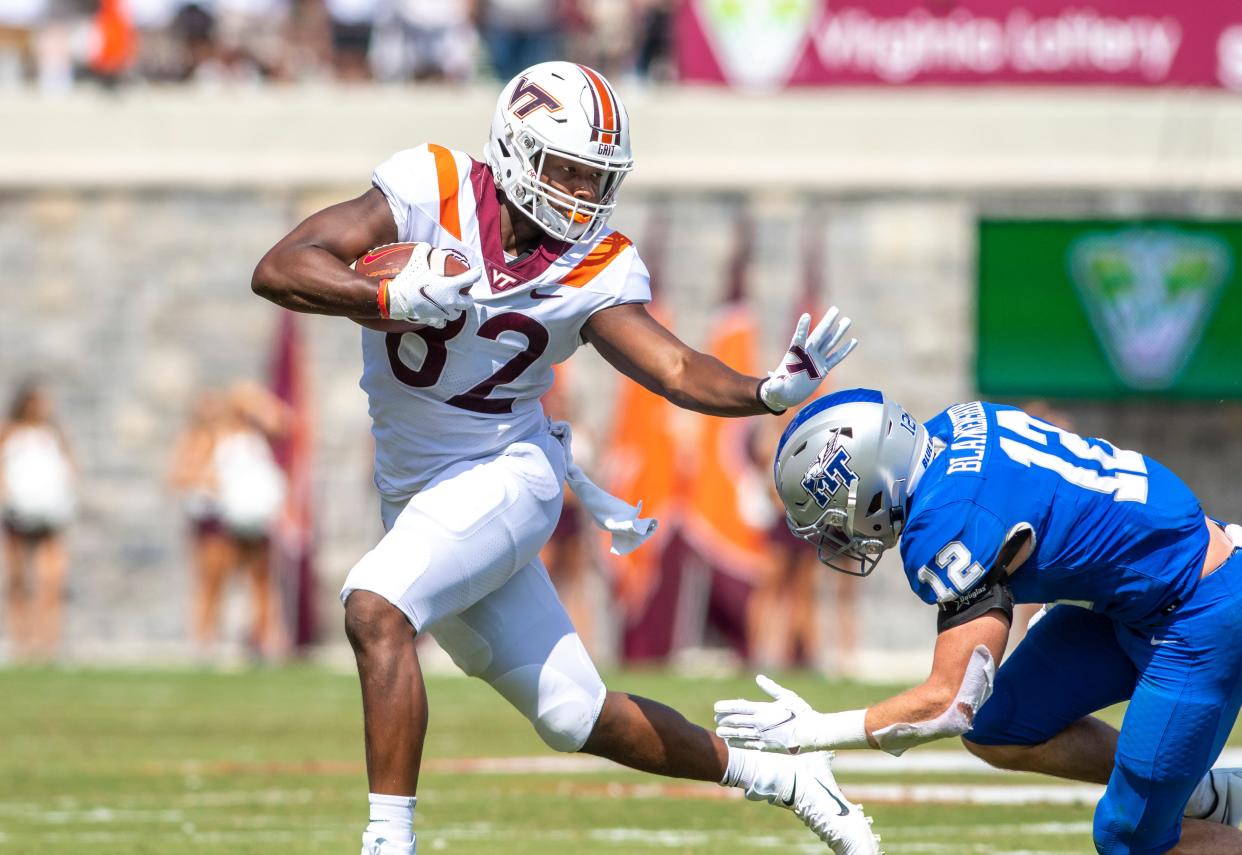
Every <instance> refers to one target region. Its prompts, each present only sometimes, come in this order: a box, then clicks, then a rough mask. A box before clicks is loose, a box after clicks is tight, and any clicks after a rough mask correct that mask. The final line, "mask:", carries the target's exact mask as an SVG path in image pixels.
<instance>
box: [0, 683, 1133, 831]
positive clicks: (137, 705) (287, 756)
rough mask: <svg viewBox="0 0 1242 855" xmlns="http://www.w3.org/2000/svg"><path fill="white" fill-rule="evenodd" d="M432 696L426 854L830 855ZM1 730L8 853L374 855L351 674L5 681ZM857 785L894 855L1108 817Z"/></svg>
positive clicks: (451, 694) (446, 689)
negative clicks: (540, 762)
mask: <svg viewBox="0 0 1242 855" xmlns="http://www.w3.org/2000/svg"><path fill="white" fill-rule="evenodd" d="M609 683H610V685H611V686H612V687H613V688H617V689H624V690H626V691H631V692H636V693H639V694H645V695H649V696H651V697H655V698H658V699H660V700H663V701H665V702H668V703H671V704H672V705H674V706H676V707H678V708H679V709H681V710H682V711H683V712H685V713H686V714H687V715H688V716H690V717H691V718H693V719H695V720H696V721H698V722H700V723H704V724H706V723H709V722H710V716H711V704H712V702H713V701H714V700H715V699H717V698H720V697H726V696H737V695H740V694H751V695H753V694H754V689H753V684H751V683H750V682H749V679H748V678H743V677H738V678H736V679H715V678H692V679H690V678H684V677H679V676H676V675H672V674H669V673H664V672H638V673H633V672H631V673H625V674H616V675H613V676H612V677H611V679H610V680H609ZM788 685H790V686H791V687H792V688H795V689H798V690H799V691H804V692H806V694H807V696H808V697H809V698H812V699H816V700H819V701H820V702H821V703H822V705H823V706H824V707H828V706H834V707H837V708H845V707H851V706H858V705H863V704H866V703H868V702H869V701H872V700H875V699H878V698H880V697H883V696H884V695H885V694H887V693H888V689H886V688H885V687H877V686H865V687H864V686H859V685H855V684H851V683H845V682H834V683H830V684H825V683H824V682H823V681H822V680H820V679H818V678H816V677H813V676H810V675H791V676H789V677H788ZM890 688H891V687H890ZM429 693H430V696H431V708H432V714H431V730H430V734H429V736H428V746H427V756H426V761H427V765H426V768H425V770H424V773H423V777H422V782H421V785H420V792H419V805H418V814H417V821H416V829H417V830H418V835H419V850H420V852H422V853H433V852H437V853H438V852H446V853H462V855H466V854H467V853H497V852H504V853H515V855H521V853H532V855H533V853H539V855H549V854H550V853H573V855H581V853H584V852H616V853H621V852H636V853H642V852H662V853H703V854H704V855H706V853H713V855H716V853H719V852H721V851H727V852H729V853H731V855H732V853H751V852H754V853H771V852H778V851H785V852H824V851H826V850H825V849H823V848H822V847H821V846H820V845H819V844H817V843H816V841H815V840H814V838H813V837H812V836H811V835H810V832H808V831H806V830H805V829H803V828H802V826H801V825H800V824H799V823H798V822H797V820H796V819H795V818H794V817H793V816H792V815H790V814H788V813H786V812H785V811H781V810H777V809H773V808H771V807H768V806H767V805H757V804H751V803H748V802H745V801H743V800H740V799H738V798H734V797H732V796H733V795H734V794H733V793H731V792H726V791H724V790H722V789H721V788H719V787H715V786H712V785H699V784H690V785H686V784H682V783H680V782H675V781H668V780H665V779H658V778H653V777H650V776H644V775H640V774H637V773H631V772H628V771H626V770H622V769H619V768H608V767H605V766H602V765H601V764H600V763H599V762H597V761H592V760H590V759H585V758H576V757H569V758H564V757H559V756H558V755H555V754H553V753H552V752H550V751H548V750H546V749H545V748H544V746H543V745H542V743H541V742H539V740H538V739H537V738H536V737H535V736H534V735H533V733H532V732H531V730H530V728H529V726H528V725H527V724H526V722H525V721H524V720H523V719H522V718H521V717H519V716H518V715H517V713H515V712H514V711H513V710H512V709H510V708H509V707H508V706H507V705H506V704H505V703H503V702H502V701H501V700H500V699H499V698H498V697H496V696H494V695H493V693H492V691H491V689H490V688H489V687H487V686H486V685H483V684H480V683H478V682H475V681H472V680H465V679H460V678H452V677H438V678H432V679H431V680H430V681H429ZM1112 717H1113V718H1116V712H1114V714H1113V716H1112ZM0 733H3V735H4V736H3V739H4V746H5V748H4V751H3V752H2V753H0V852H20V853H38V855H45V853H62V852H63V853H79V852H90V853H92V855H113V853H116V855H121V853H125V855H134V854H135V853H174V852H183V851H192V852H195V853H226V852H227V853H256V855H257V853H263V855H269V853H275V852H282V853H283V852H289V853H351V855H352V853H355V852H357V851H358V842H357V841H358V840H359V835H360V832H361V830H362V828H363V826H364V825H365V818H366V780H365V777H364V773H363V764H362V739H361V714H360V703H359V700H358V690H357V687H356V682H355V679H354V678H353V677H352V676H351V675H349V674H343V673H335V672H331V671H328V670H325V669H321V668H315V667H294V668H287V669H272V670H252V671H246V672H242V673H235V674H226V673H212V672H206V671H154V672H138V671H115V670H106V671H105V670H80V671H79V670H61V669H16V670H8V671H0ZM942 747H943V749H944V750H947V751H954V750H958V749H957V746H956V744H949V743H944V744H943V746H942ZM927 750H929V749H923V751H927ZM915 753H917V752H912V753H911V755H907V756H913V754H915ZM877 756H879V755H877ZM948 756H949V757H950V758H952V756H953V755H948ZM527 757H539V758H551V759H552V760H553V761H554V762H553V763H552V765H551V766H550V768H546V769H542V770H541V769H532V768H526V767H528V766H529V765H530V764H524V763H520V762H519V763H518V764H517V767H516V768H514V767H512V766H510V767H506V766H505V765H504V764H501V763H491V764H484V766H485V768H482V769H472V768H471V766H472V765H475V764H471V763H469V762H467V761H469V760H471V759H477V758H527ZM880 759H883V758H880ZM838 774H839V778H840V780H841V782H842V785H843V787H844V788H845V790H846V792H847V793H850V792H851V788H870V789H871V790H872V791H878V792H880V794H881V796H882V797H881V799H880V801H878V802H877V801H876V800H875V799H872V800H870V801H869V800H868V799H866V798H859V796H858V795H856V794H855V796H854V797H855V798H858V799H859V800H861V801H863V802H864V803H867V807H868V812H869V813H870V814H871V815H872V816H873V817H874V818H875V824H876V828H877V829H878V830H879V831H880V832H881V833H882V835H883V837H884V842H885V846H886V849H887V851H888V852H889V853H890V855H901V854H902V853H976V852H977V853H989V855H993V854H994V853H1022V855H1037V853H1053V852H1056V853H1063V852H1080V853H1082V852H1090V851H1092V846H1091V842H1090V821H1091V805H1090V804H1088V803H1081V800H1080V803H1077V804H1049V803H1046V802H1047V800H1046V799H1044V800H1043V802H1044V803H1035V804H1022V803H1015V804H985V805H981V804H967V803H964V802H961V801H956V802H955V801H954V797H953V793H954V792H957V791H958V790H961V789H962V785H967V786H972V787H977V788H983V789H985V790H986V791H987V792H988V793H992V794H997V793H999V794H1001V796H1004V794H1006V793H1009V794H1010V795H1013V796H1014V797H1015V799H1017V798H1018V796H1020V794H1021V791H1019V790H1016V789H1014V788H1016V787H1019V786H1025V785H1038V786H1039V787H1041V788H1044V787H1048V786H1058V785H1057V784H1056V782H1052V781H1048V780H1046V779H1040V778H1036V777H1034V776H1018V775H1004V774H979V773H976V772H966V771H958V772H953V771H947V772H946V771H942V770H941V771H937V770H934V769H933V770H926V771H920V772H917V773H911V772H909V771H907V772H901V773H894V772H886V771H885V770H884V769H883V768H881V769H879V770H878V771H857V772H854V773H847V772H845V771H839V773H838ZM884 785H887V787H886V788H885V789H880V788H881V787H883V786H884ZM898 786H904V787H906V788H907V789H906V790H900V789H898ZM912 786H918V789H914V790H910V789H908V788H910V787H912ZM890 791H891V792H890ZM1041 791H1042V790H1041ZM1064 792H1066V793H1068V792H1070V791H1069V790H1065V791H1064ZM946 794H947V795H946ZM989 800H991V801H1001V799H1000V798H991V797H989Z"/></svg>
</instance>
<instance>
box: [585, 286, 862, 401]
mask: <svg viewBox="0 0 1242 855" xmlns="http://www.w3.org/2000/svg"><path fill="white" fill-rule="evenodd" d="M849 325H850V321H849V318H840V317H839V313H838V312H837V310H836V308H833V309H831V310H830V311H829V312H828V313H827V314H826V315H825V316H824V318H823V320H821V321H820V323H819V325H818V326H817V327H816V328H815V331H814V332H812V333H809V335H808V330H809V329H810V316H809V315H804V316H803V317H802V320H800V321H799V323H798V328H797V330H796V331H795V332H794V337H793V341H792V342H791V344H790V346H789V350H788V351H786V353H785V355H784V356H783V357H782V359H781V363H780V365H778V366H777V368H776V370H775V371H771V372H769V373H768V376H767V377H766V378H759V377H751V376H750V375H747V374H742V373H740V372H738V371H734V370H733V369H732V368H730V367H729V366H727V365H725V364H724V363H723V362H721V361H720V360H718V359H716V358H715V357H713V356H709V355H707V354H705V353H700V352H699V351H697V350H694V349H693V348H691V347H689V346H687V345H686V344H685V343H684V342H682V341H681V340H680V339H679V338H677V337H676V336H675V335H673V334H672V333H671V332H669V331H668V330H667V329H666V328H665V327H664V326H662V325H661V324H660V322H659V321H657V320H656V319H655V318H653V317H652V316H651V315H650V314H649V313H648V312H647V309H646V308H645V307H644V306H643V305H641V304H638V303H630V304H626V305H622V306H614V307H612V308H610V309H605V310H603V311H601V312H597V313H596V314H594V315H593V316H592V317H591V319H590V320H589V321H588V322H587V325H586V327H585V329H584V331H583V336H584V337H585V338H586V340H587V341H588V342H590V343H591V344H592V345H594V346H595V348H596V350H598V351H599V352H600V355H601V356H603V357H604V359H606V360H608V362H609V363H610V364H611V365H612V366H613V367H614V368H616V369H617V370H618V371H620V372H621V373H622V374H624V375H625V376H627V377H629V378H630V379H632V380H634V381H635V382H637V383H640V384H641V385H642V386H644V387H645V388H647V389H649V390H651V391H652V392H655V393H656V394H657V395H663V396H664V397H665V398H668V399H669V400H670V401H672V402H673V403H674V404H676V405H677V406H679V407H682V408H684V409H687V410H694V411H696V412H700V413H707V414H708V415H713V416H753V415H759V414H762V413H780V412H784V410H785V409H786V408H788V407H791V406H796V405H797V404H800V403H802V402H803V401H805V400H806V399H807V398H809V397H810V396H811V395H812V394H813V393H814V392H815V390H816V389H817V388H818V387H819V384H820V383H822V382H823V380H824V377H825V376H826V375H827V374H828V372H829V371H830V370H832V368H833V367H834V366H836V365H837V364H838V363H839V362H840V361H841V360H842V359H844V358H845V357H846V356H848V355H849V353H850V351H851V350H853V349H854V346H855V345H856V344H857V343H858V342H857V340H855V339H849V340H846V339H845V338H844V336H845V332H846V330H848V329H849Z"/></svg>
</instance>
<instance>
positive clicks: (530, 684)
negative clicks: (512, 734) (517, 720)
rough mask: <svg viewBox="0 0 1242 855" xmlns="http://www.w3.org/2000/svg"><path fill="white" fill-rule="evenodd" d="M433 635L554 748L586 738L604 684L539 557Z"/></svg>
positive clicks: (574, 746)
mask: <svg viewBox="0 0 1242 855" xmlns="http://www.w3.org/2000/svg"><path fill="white" fill-rule="evenodd" d="M431 634H432V635H434V636H435V638H436V641H438V642H439V643H440V646H441V647H443V648H444V649H445V650H446V651H448V653H449V655H450V656H452V657H453V661H454V662H456V663H457V666H458V667H459V668H461V669H462V670H463V671H465V672H466V673H467V674H469V675H470V676H472V677H478V678H479V679H481V680H484V681H486V682H487V683H488V684H489V685H491V686H492V688H494V689H495V690H496V691H498V692H500V694H501V695H503V696H504V698H505V700H507V701H508V702H509V703H511V704H513V706H515V707H517V709H518V712H520V713H521V714H522V715H524V716H526V718H527V720H528V721H530V723H531V724H533V725H534V726H535V731H536V732H537V733H538V734H539V736H540V738H542V739H543V741H544V742H546V743H547V744H548V745H549V746H550V747H551V748H553V749H555V750H556V751H578V750H579V749H581V748H582V746H583V745H584V744H586V741H587V737H589V736H590V735H591V731H592V730H593V729H594V728H595V721H596V719H598V718H599V711H600V709H601V708H602V707H603V706H604V696H605V695H606V694H607V690H606V689H605V688H604V681H603V680H601V679H600V676H599V672H598V671H597V670H596V669H595V664H594V663H593V662H592V661H591V657H590V656H589V655H588V654H587V651H586V648H585V647H584V646H583V644H582V639H581V638H579V637H578V633H577V632H575V631H574V627H573V624H572V623H571V622H570V620H569V616H568V615H566V614H565V607H564V606H563V605H561V602H560V600H559V599H557V596H556V590H555V589H554V588H553V587H552V583H551V581H549V579H548V576H547V573H546V572H545V571H544V570H543V567H542V565H540V564H539V563H538V562H537V561H536V562H532V563H531V564H528V565H526V566H525V567H523V568H522V569H521V570H520V571H518V572H517V573H515V574H514V576H513V578H511V579H510V580H509V581H508V582H506V583H505V584H504V585H503V586H502V587H501V588H500V589H498V590H496V591H494V592H493V593H491V594H489V595H488V596H486V597H484V598H483V599H481V600H480V601H479V602H478V603H476V604H475V605H474V606H471V607H470V608H469V609H467V610H466V611H464V612H462V613H461V614H459V615H455V616H453V617H450V618H448V619H446V620H444V621H442V622H440V623H438V624H436V625H435V626H433V627H432V628H431Z"/></svg>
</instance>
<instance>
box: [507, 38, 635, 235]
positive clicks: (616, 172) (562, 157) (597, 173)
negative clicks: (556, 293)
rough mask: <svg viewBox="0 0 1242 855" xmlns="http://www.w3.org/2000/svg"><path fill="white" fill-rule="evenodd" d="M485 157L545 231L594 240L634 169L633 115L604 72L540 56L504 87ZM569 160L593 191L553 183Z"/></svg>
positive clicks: (515, 200) (511, 194) (511, 195)
mask: <svg viewBox="0 0 1242 855" xmlns="http://www.w3.org/2000/svg"><path fill="white" fill-rule="evenodd" d="M550 158H551V160H550ZM484 160H486V161H487V165H488V166H490V167H491V168H492V173H493V175H494V176H495V180H496V186H498V187H499V188H500V189H501V191H502V192H503V193H504V194H505V196H507V197H508V199H509V201H510V202H512V203H513V204H514V205H516V206H517V207H518V208H520V209H521V210H522V212H523V213H525V214H526V215H527V216H528V217H530V218H531V219H532V220H534V221H535V223H537V224H538V225H539V227H540V228H542V229H543V230H544V231H545V232H547V233H548V234H550V235H552V237H554V238H557V239H558V240H565V241H570V242H572V243H588V242H590V241H591V240H593V239H594V238H595V237H596V236H597V235H599V233H600V232H601V231H602V230H603V228H604V226H605V225H606V224H607V222H608V217H609V216H610V215H611V214H612V211H613V209H614V208H616V206H617V202H616V200H617V191H618V190H619V189H620V187H621V181H622V179H623V178H625V176H626V174H627V173H629V172H630V170H632V169H633V168H634V159H633V157H632V156H631V154H630V119H629V115H628V114H627V113H626V111H625V106H624V105H623V104H622V103H621V99H620V98H618V97H617V94H616V92H614V91H613V88H612V85H611V84H609V82H608V81H607V80H605V79H604V76H603V75H602V74H600V73H599V72H598V71H595V70H594V69H591V68H588V67H587V66H585V65H577V64H575V63H572V62H541V63H539V64H538V65H533V66H531V67H530V68H528V69H526V70H525V71H523V72H522V73H521V74H519V75H518V76H517V77H516V78H514V79H513V80H511V81H509V83H508V85H506V86H505V88H504V89H503V90H502V91H501V93H500V98H499V100H498V101H497V102H496V114H495V116H494V117H493V118H492V128H491V136H490V138H489V139H488V142H487V147H486V148H485V149H484ZM566 162H568V164H569V165H570V166H572V167H575V168H579V170H580V171H585V172H586V173H587V174H589V175H590V176H592V180H593V181H594V184H593V186H591V187H590V192H589V193H588V192H582V191H575V192H566V191H565V190H563V189H561V188H559V187H555V186H553V184H552V181H551V180H549V177H548V170H549V168H550V167H551V166H553V165H555V164H561V165H564V164H565V163H566Z"/></svg>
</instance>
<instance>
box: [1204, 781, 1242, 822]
mask: <svg viewBox="0 0 1242 855" xmlns="http://www.w3.org/2000/svg"><path fill="white" fill-rule="evenodd" d="M1208 774H1209V775H1211V777H1212V791H1213V792H1214V793H1215V794H1216V804H1215V806H1214V807H1213V808H1212V811H1211V813H1209V814H1208V815H1207V816H1205V817H1203V818H1204V819H1206V820H1207V821H1208V822H1219V823H1221V824H1223V825H1232V826H1233V827H1234V828H1237V827H1238V824H1239V823H1242V769H1213V770H1212V771H1211V772H1209V773H1208Z"/></svg>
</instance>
